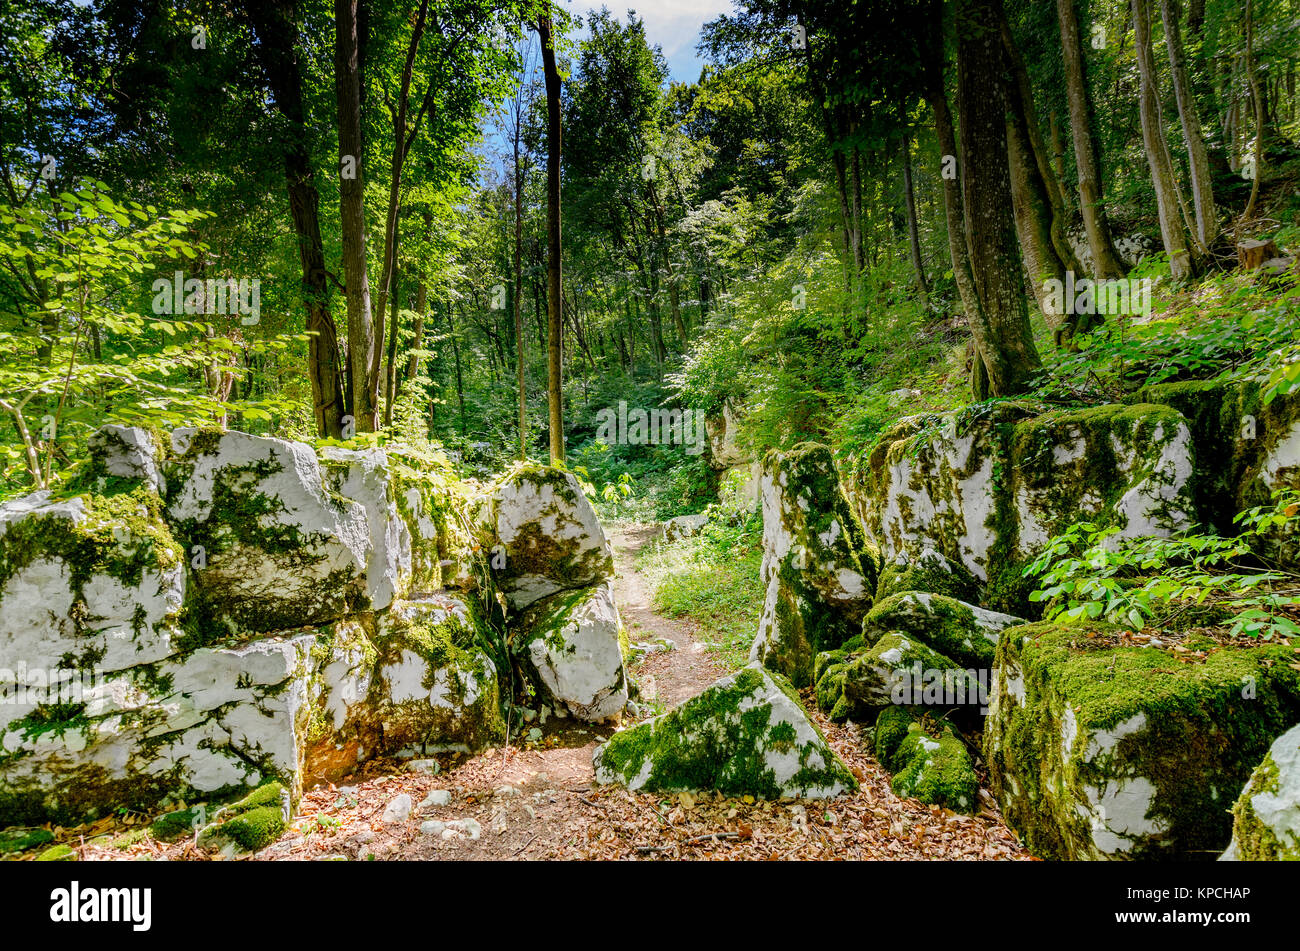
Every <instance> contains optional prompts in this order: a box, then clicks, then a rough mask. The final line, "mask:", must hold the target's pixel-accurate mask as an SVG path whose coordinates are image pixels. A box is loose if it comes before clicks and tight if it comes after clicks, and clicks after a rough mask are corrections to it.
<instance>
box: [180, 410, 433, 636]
mask: <svg viewBox="0 0 1300 951" xmlns="http://www.w3.org/2000/svg"><path fill="white" fill-rule="evenodd" d="M338 452H342V451H338ZM338 466H339V468H340V469H341V470H342V471H341V472H339V471H337V470H332V471H331V475H332V476H336V477H335V478H330V479H327V478H326V477H325V472H324V470H322V467H321V464H320V462H319V460H318V459H317V456H316V453H315V452H314V451H313V450H312V449H311V447H309V446H306V445H304V444H302V443H296V442H288V441H286V440H283V439H272V438H269V437H264V436H249V435H247V434H245V433H237V432H225V433H223V432H217V431H210V430H193V429H178V430H176V431H175V432H174V433H172V457H171V459H170V460H169V463H168V466H167V470H166V473H167V487H168V496H167V498H168V509H167V514H168V519H169V521H170V522H171V525H172V529H173V531H174V532H175V534H176V536H177V538H178V539H179V540H180V542H181V543H182V545H183V546H184V547H185V550H186V552H187V560H188V562H189V565H190V578H191V581H192V590H191V592H190V598H189V604H188V605H187V624H188V625H189V627H190V628H191V630H192V632H193V637H194V640H195V643H199V644H201V643H211V642H213V641H216V640H219V639H221V638H223V637H229V636H246V635H248V634H249V633H260V632H266V631H276V630H285V629H288V628H293V627H297V626H301V625H304V624H322V623H326V622H328V621H332V620H336V619H338V618H340V617H343V616H344V615H346V614H349V613H355V612H357V611H369V610H378V609H381V608H384V607H387V606H388V604H390V603H391V602H392V599H393V596H394V592H395V590H396V588H397V587H398V578H399V577H400V576H401V574H402V572H403V570H404V568H403V565H402V563H401V561H402V558H403V555H404V554H405V557H406V558H407V559H409V554H410V544H409V538H408V540H407V542H406V544H405V546H403V545H402V544H401V543H400V540H398V541H396V542H395V543H394V544H393V545H392V546H391V547H389V546H388V544H387V543H386V542H385V541H383V540H385V539H388V538H389V535H390V532H392V533H395V534H397V535H401V534H402V533H405V532H406V528H405V526H404V525H403V524H402V523H401V522H400V520H397V519H393V518H391V517H390V515H391V512H390V511H389V507H390V506H391V500H387V501H386V502H385V501H384V500H383V495H384V492H385V486H384V485H383V481H384V480H383V479H382V478H381V477H380V476H379V474H378V473H377V472H376V471H375V470H376V468H377V466H378V460H377V459H376V458H375V457H373V456H359V457H356V458H353V457H350V456H349V457H348V458H347V460H343V459H340V460H339V462H338ZM344 488H348V489H352V490H355V491H357V492H358V494H360V495H362V497H363V499H364V501H357V500H355V499H352V498H349V497H347V496H344V495H343V494H342V493H341V491H340V490H341V489H344Z"/></svg>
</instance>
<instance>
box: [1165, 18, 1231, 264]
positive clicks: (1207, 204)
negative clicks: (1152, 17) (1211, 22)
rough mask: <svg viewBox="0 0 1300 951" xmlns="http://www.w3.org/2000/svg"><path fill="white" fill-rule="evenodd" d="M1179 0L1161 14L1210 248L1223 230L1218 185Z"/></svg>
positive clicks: (1199, 216) (1202, 234)
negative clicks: (1185, 48)
mask: <svg viewBox="0 0 1300 951" xmlns="http://www.w3.org/2000/svg"><path fill="white" fill-rule="evenodd" d="M1180 15H1181V10H1180V4H1179V2H1178V0H1160V18H1161V20H1162V21H1163V22H1164V26H1165V46H1166V48H1167V49H1168V50H1169V74H1170V77H1171V78H1172V79H1173V85H1174V98H1175V99H1176V100H1177V102H1178V119H1179V121H1180V123H1181V124H1182V127H1183V144H1184V145H1185V146H1186V147H1187V164H1188V165H1189V166H1190V168H1191V175H1192V205H1193V207H1194V208H1195V209H1196V233H1197V236H1198V237H1199V238H1200V242H1201V248H1202V251H1205V250H1208V249H1209V247H1210V246H1211V245H1212V244H1213V243H1214V238H1215V236H1216V235H1217V234H1218V232H1219V216H1218V212H1217V211H1216V210H1215V207H1214V189H1213V188H1212V187H1211V184H1210V158H1209V155H1208V154H1207V153H1206V151H1205V136H1204V134H1202V132H1201V119H1200V116H1199V115H1198V114H1197V109H1196V99H1195V97H1194V96H1193V95H1192V84H1191V81H1190V80H1189V79H1188V77H1187V55H1186V53H1185V52H1184V51H1183V33H1182V25H1181V24H1180V23H1179V17H1180Z"/></svg>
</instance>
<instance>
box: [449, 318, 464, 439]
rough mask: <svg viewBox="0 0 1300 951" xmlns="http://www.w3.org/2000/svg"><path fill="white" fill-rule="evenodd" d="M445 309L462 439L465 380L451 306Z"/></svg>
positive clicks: (462, 436)
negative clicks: (453, 364)
mask: <svg viewBox="0 0 1300 951" xmlns="http://www.w3.org/2000/svg"><path fill="white" fill-rule="evenodd" d="M444 306H446V308H447V336H449V337H451V353H452V357H453V358H454V359H455V361H456V402H457V403H459V404H460V435H461V438H464V436H465V435H466V429H465V379H464V377H463V376H462V374H461V366H460V340H459V339H458V338H457V336H456V325H455V324H454V323H453V322H452V319H451V304H450V303H448V304H446V305H444Z"/></svg>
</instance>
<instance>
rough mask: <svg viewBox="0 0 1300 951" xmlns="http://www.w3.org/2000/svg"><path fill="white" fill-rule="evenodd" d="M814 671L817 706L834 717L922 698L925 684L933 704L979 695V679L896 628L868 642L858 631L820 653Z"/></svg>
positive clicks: (970, 699)
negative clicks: (859, 635) (848, 639)
mask: <svg viewBox="0 0 1300 951" xmlns="http://www.w3.org/2000/svg"><path fill="white" fill-rule="evenodd" d="M815 674H816V677H817V681H816V684H817V706H818V707H820V708H821V709H822V710H824V711H825V712H826V713H827V715H828V716H830V717H831V719H833V720H842V719H845V718H850V719H855V720H861V719H864V718H865V717H866V716H868V715H869V714H871V713H873V712H874V711H876V710H879V709H880V708H882V707H887V706H889V705H891V704H909V705H910V704H922V703H925V702H927V701H926V692H925V691H926V688H927V686H929V688H930V690H931V699H932V700H933V702H934V703H935V704H943V703H949V704H951V703H955V702H959V703H966V702H974V701H975V700H977V699H978V691H977V683H976V682H975V681H974V680H973V679H972V678H971V675H970V673H968V672H967V671H966V670H965V669H964V668H962V667H961V665H960V664H958V663H957V662H956V661H954V660H952V659H951V658H950V657H946V656H944V655H943V654H940V653H938V652H937V651H935V650H933V649H932V648H930V647H927V646H926V645H925V644H924V643H922V642H921V641H920V640H919V639H918V638H916V637H912V636H910V635H906V634H902V633H900V632H898V631H891V632H889V633H888V634H885V635H883V636H879V637H878V638H877V639H876V641H875V643H873V644H870V645H868V644H866V643H865V641H864V640H863V639H862V638H861V637H858V638H854V639H853V640H850V641H849V642H847V643H846V644H845V645H844V646H843V647H841V648H840V649H838V650H834V651H827V652H825V653H823V654H819V655H818V657H817V665H816V669H815ZM957 698H960V699H957Z"/></svg>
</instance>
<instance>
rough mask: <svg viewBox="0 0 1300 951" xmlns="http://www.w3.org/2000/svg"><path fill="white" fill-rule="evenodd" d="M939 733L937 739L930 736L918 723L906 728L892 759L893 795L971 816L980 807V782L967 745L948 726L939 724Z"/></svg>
mask: <svg viewBox="0 0 1300 951" xmlns="http://www.w3.org/2000/svg"><path fill="white" fill-rule="evenodd" d="M938 733H939V735H938V737H937V738H936V737H933V736H930V735H929V734H928V733H927V732H926V731H925V730H924V729H923V727H922V725H921V724H920V723H912V724H911V725H910V726H909V727H908V730H907V735H906V736H905V737H903V739H902V741H901V742H900V743H899V745H898V749H897V750H896V751H895V753H894V756H893V761H894V762H895V763H897V764H898V765H899V766H900V769H899V771H898V773H897V775H896V776H894V781H893V784H892V785H893V789H894V794H895V795H897V796H900V797H903V798H912V799H919V800H920V801H921V802H924V803H928V804H930V805H936V806H944V807H946V808H948V809H952V810H955V811H957V812H973V811H974V809H975V807H976V806H977V805H978V804H979V780H978V779H977V778H976V776H975V767H974V765H973V764H972V763H971V758H970V754H969V753H968V752H967V751H966V744H965V743H963V742H962V741H961V738H960V737H959V736H958V735H957V734H956V732H955V731H954V730H953V729H952V728H951V727H950V726H948V725H947V724H941V725H940V727H939V729H938Z"/></svg>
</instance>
